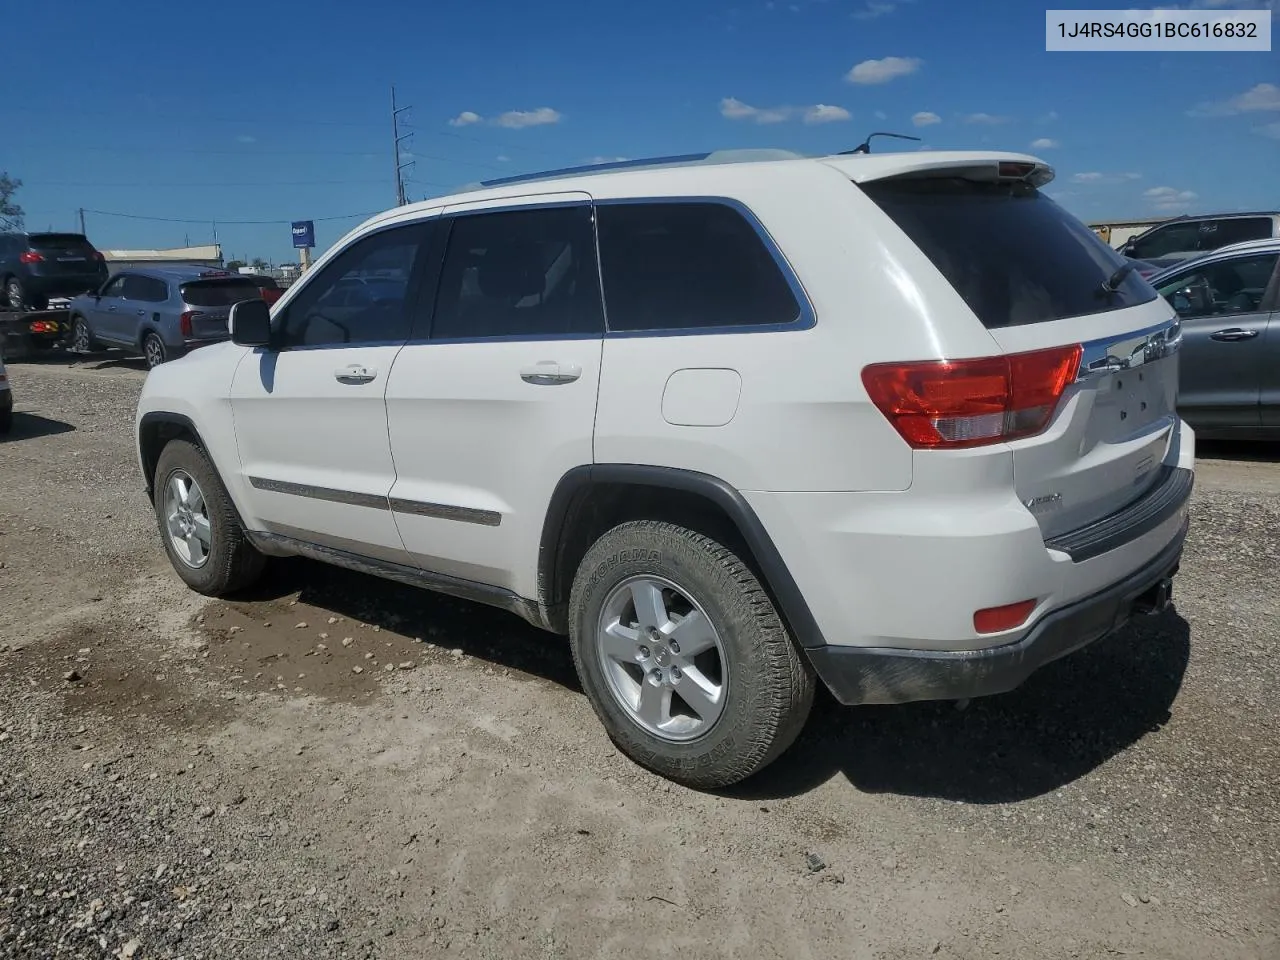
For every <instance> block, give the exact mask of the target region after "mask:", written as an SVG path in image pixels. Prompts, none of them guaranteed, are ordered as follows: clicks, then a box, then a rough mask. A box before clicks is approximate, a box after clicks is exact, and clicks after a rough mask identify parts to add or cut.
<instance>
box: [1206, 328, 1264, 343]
mask: <svg viewBox="0 0 1280 960" xmlns="http://www.w3.org/2000/svg"><path fill="white" fill-rule="evenodd" d="M1257 335H1258V331H1257V330H1244V329H1242V328H1240V327H1228V328H1227V329H1226V330H1219V331H1218V332H1217V333H1211V334H1209V339H1210V340H1221V341H1225V342H1227V343H1234V342H1235V341H1237V340H1252V339H1253V338H1254V337H1256V336H1257Z"/></svg>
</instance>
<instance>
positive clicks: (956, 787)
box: [237, 559, 1191, 804]
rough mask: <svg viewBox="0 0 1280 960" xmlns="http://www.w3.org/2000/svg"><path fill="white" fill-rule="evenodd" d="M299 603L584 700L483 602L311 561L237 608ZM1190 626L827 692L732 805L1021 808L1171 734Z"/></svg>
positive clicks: (540, 636)
mask: <svg viewBox="0 0 1280 960" xmlns="http://www.w3.org/2000/svg"><path fill="white" fill-rule="evenodd" d="M295 592H297V593H298V599H299V602H300V603H304V604H309V605H311V606H314V607H317V608H320V609H323V610H328V611H330V612H332V613H335V614H337V615H338V616H344V617H347V618H348V619H352V620H356V621H359V622H362V623H368V624H370V625H376V626H379V627H381V628H382V629H384V630H393V631H395V632H397V633H399V634H402V635H404V636H408V637H415V638H416V637H420V638H422V639H423V640H425V641H429V642H431V643H434V644H436V645H437V646H439V647H443V648H446V649H460V650H462V651H463V653H465V654H468V655H470V656H473V657H476V658H478V659H481V660H485V661H487V662H489V663H492V664H493V665H495V666H497V667H507V668H510V669H513V670H519V671H522V672H524V673H526V674H530V675H533V676H536V677H541V678H543V679H545V680H549V681H551V682H553V683H557V684H560V685H562V686H564V687H566V688H567V689H569V690H572V691H574V692H579V693H580V692H581V690H582V688H581V686H580V684H579V683H578V678H577V674H576V672H575V671H574V667H573V659H572V656H571V655H570V652H569V644H568V641H567V640H566V639H565V638H563V637H558V636H555V635H553V634H550V633H547V632H545V631H543V630H539V629H537V628H536V627H532V626H529V625H528V624H526V623H524V621H522V620H520V619H519V618H518V617H516V616H514V615H512V614H509V613H506V612H504V611H501V610H496V609H493V608H490V607H486V606H483V605H481V604H475V603H470V602H468V601H465V600H457V599H454V598H452V597H446V596H442V595H439V594H434V593H430V592H428V591H425V590H420V589H417V588H415V587H410V586H405V585H401V584H397V583H393V582H391V581H388V580H382V579H379V578H377V577H372V576H368V575H365V574H359V573H353V572H350V571H347V570H343V569H340V568H338V567H332V566H328V565H326V564H321V563H316V562H314V561H310V560H302V559H289V560H277V561H274V562H273V564H272V574H271V576H269V577H267V578H266V579H265V580H264V581H263V582H262V584H261V585H260V586H259V587H258V588H256V589H255V590H253V591H252V592H250V593H247V594H244V595H241V596H240V597H238V598H237V599H241V600H247V601H273V600H279V599H282V598H283V597H286V596H289V595H291V594H293V593H295ZM1190 635H1191V633H1190V627H1189V626H1188V624H1187V622H1186V621H1185V620H1183V619H1182V618H1181V617H1180V616H1178V614H1177V613H1176V612H1175V611H1173V610H1170V611H1166V612H1165V613H1163V614H1161V615H1160V616H1156V617H1140V618H1137V619H1135V620H1133V621H1131V622H1130V623H1129V624H1128V625H1127V626H1125V627H1124V628H1122V629H1121V630H1120V631H1118V632H1117V633H1116V634H1115V635H1113V636H1111V637H1109V638H1107V639H1105V640H1102V641H1100V642H1098V643H1095V644H1093V645H1091V646H1089V647H1087V648H1085V649H1084V650H1081V651H1079V652H1077V653H1075V654H1073V655H1071V656H1069V657H1066V658H1064V659H1062V660H1059V661H1057V662H1055V663H1052V664H1049V665H1048V666H1046V667H1044V668H1043V669H1041V670H1039V671H1037V672H1036V673H1034V674H1033V675H1032V676H1031V677H1030V678H1029V679H1028V680H1027V682H1026V683H1024V684H1023V685H1022V686H1021V687H1019V688H1018V689H1017V690H1014V691H1012V692H1010V693H1007V694H1003V695H1001V696H995V697H986V698H982V699H978V700H974V701H973V702H971V703H970V704H969V705H968V707H967V708H966V709H964V710H959V709H957V707H956V704H955V703H954V702H950V701H947V702H928V703H909V704H902V705H899V706H877V707H854V708H844V707H840V706H839V705H837V704H836V703H835V702H834V701H833V700H832V699H831V697H830V696H829V695H828V694H827V693H826V691H825V689H824V690H820V692H819V697H818V701H817V703H816V704H815V706H814V711H813V714H812V716H811V717H810V720H809V723H808V724H807V726H806V727H805V731H804V732H803V733H802V734H801V736H800V739H799V740H798V741H797V742H796V744H795V745H794V746H793V747H792V748H791V749H790V750H788V751H787V752H786V753H785V754H784V755H783V756H782V757H781V758H780V759H779V760H777V761H775V762H774V763H773V764H772V765H770V766H769V767H767V768H766V769H765V770H763V771H762V772H761V773H760V774H758V775H757V776H755V777H752V778H751V779H750V780H748V781H746V782H744V783H742V784H739V785H738V786H736V787H734V788H730V789H728V790H725V791H721V795H723V796H725V797H728V798H735V799H750V800H763V799H781V798H784V797H791V796H797V795H799V794H802V793H805V792H807V791H809V790H812V789H813V788H815V787H817V786H820V785H822V784H823V783H826V782H827V781H828V780H830V779H831V778H832V777H833V776H837V775H841V774H842V775H843V776H845V777H846V778H847V779H848V780H849V782H850V783H851V784H852V785H853V786H854V787H856V788H857V789H859V790H863V791H866V792H868V793H897V794H903V795H907V796H918V797H937V798H941V799H945V800H954V801H960V802H965V803H980V804H989V803H1011V802H1016V801H1019V800H1026V799H1029V798H1031V797H1036V796H1040V795H1041V794H1044V793H1048V792H1050V791H1052V790H1056V789H1058V788H1060V787H1062V786H1064V785H1066V784H1068V783H1070V782H1072V781H1074V780H1076V779H1078V778H1080V777H1082V776H1085V775H1086V774H1088V773H1089V772H1090V771H1092V770H1093V769H1095V768H1096V767H1098V766H1099V765H1101V764H1102V763H1104V762H1106V761H1107V760H1108V759H1110V758H1111V757H1113V756H1115V755H1116V754H1117V753H1120V752H1121V751H1123V750H1124V749H1126V748H1127V747H1129V746H1131V745H1132V744H1134V743H1136V742H1137V741H1138V740H1141V739H1142V738H1143V737H1144V736H1146V735H1147V734H1148V733H1150V732H1152V731H1155V730H1158V729H1159V728H1160V727H1161V726H1163V725H1164V724H1165V723H1166V722H1167V721H1168V720H1169V716H1170V708H1171V706H1172V704H1173V701H1174V699H1175V698H1176V697H1177V694H1178V691H1179V690H1180V689H1181V686H1182V679H1183V675H1184V674H1185V672H1186V668H1187V662H1188V658H1189V656H1190V649H1191V643H1190Z"/></svg>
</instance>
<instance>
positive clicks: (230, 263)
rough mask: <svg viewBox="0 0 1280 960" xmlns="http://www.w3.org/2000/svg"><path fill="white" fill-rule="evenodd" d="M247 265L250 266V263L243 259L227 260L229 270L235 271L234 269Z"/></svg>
mask: <svg viewBox="0 0 1280 960" xmlns="http://www.w3.org/2000/svg"><path fill="white" fill-rule="evenodd" d="M247 266H248V264H247V263H245V262H244V261H243V260H228V261H227V269H228V270H233V271H234V270H239V269H240V268H241V267H247Z"/></svg>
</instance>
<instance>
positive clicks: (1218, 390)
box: [1159, 253, 1280, 431]
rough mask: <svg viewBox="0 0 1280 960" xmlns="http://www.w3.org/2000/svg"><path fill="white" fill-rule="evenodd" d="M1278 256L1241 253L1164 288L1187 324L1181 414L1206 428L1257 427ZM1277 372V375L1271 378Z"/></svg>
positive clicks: (1180, 276) (1205, 265) (1184, 273)
mask: <svg viewBox="0 0 1280 960" xmlns="http://www.w3.org/2000/svg"><path fill="white" fill-rule="evenodd" d="M1278 260H1280V254H1277V253H1254V254H1239V255H1236V256H1232V257H1224V258H1222V259H1217V260H1212V261H1210V262H1208V263H1203V264H1201V265H1199V266H1196V267H1190V268H1187V269H1185V270H1183V271H1182V272H1181V273H1179V274H1178V275H1177V276H1175V277H1171V278H1169V279H1168V280H1165V281H1163V282H1162V283H1161V284H1160V287H1159V292H1160V294H1161V295H1162V296H1163V297H1164V298H1165V299H1166V300H1168V301H1169V302H1170V303H1171V304H1172V305H1173V308H1174V310H1176V311H1177V313H1178V316H1179V317H1180V318H1181V319H1182V337H1183V346H1182V364H1181V370H1180V375H1179V389H1178V409H1179V410H1180V411H1181V412H1182V414H1183V416H1185V417H1186V418H1187V422H1189V423H1190V424H1191V425H1192V426H1198V427H1202V428H1204V429H1206V430H1209V431H1213V430H1220V429H1221V430H1230V429H1254V428H1256V427H1258V426H1259V425H1260V424H1261V419H1260V409H1259V399H1260V393H1261V390H1262V382H1263V376H1264V372H1263V354H1264V351H1265V339H1266V338H1265V336H1264V335H1265V334H1266V332H1267V325H1268V318H1269V316H1270V312H1271V311H1270V310H1269V309H1268V297H1269V296H1270V294H1269V292H1268V288H1269V287H1270V286H1271V281H1272V278H1273V277H1274V276H1275V272H1276V263H1277V261H1278ZM1273 375H1274V374H1273Z"/></svg>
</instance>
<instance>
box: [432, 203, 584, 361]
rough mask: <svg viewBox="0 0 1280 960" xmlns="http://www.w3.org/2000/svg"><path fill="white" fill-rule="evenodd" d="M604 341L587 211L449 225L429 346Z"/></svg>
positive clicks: (468, 219)
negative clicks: (502, 340)
mask: <svg viewBox="0 0 1280 960" xmlns="http://www.w3.org/2000/svg"><path fill="white" fill-rule="evenodd" d="M603 334H604V317H603V312H602V307H601V303H600V280H599V272H598V271H597V269H596V253H595V237H594V236H593V234H592V232H591V208H590V207H588V206H586V205H583V206H567V207H551V208H543V209H537V210H510V211H503V212H498V213H476V214H465V215H459V216H458V217H457V218H456V219H455V220H454V221H453V225H452V228H451V230H450V232H449V246H448V250H447V252H446V254H445V258H444V265H443V268H442V270H441V274H440V288H439V294H438V296H437V298H436V309H435V314H434V316H433V318H432V321H431V337H432V339H435V340H450V339H491V338H495V337H548V336H576V335H596V336H602V335H603Z"/></svg>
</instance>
